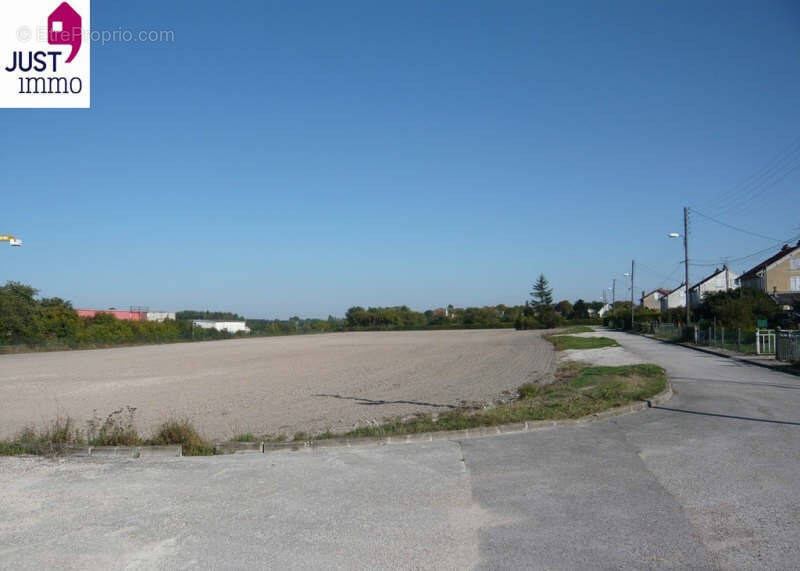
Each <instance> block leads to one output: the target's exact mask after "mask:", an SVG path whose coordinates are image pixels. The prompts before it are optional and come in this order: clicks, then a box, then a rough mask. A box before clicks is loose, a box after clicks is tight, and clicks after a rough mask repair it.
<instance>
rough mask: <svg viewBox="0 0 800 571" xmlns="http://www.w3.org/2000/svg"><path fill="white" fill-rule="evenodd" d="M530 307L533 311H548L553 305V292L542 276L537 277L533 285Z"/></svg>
mask: <svg viewBox="0 0 800 571" xmlns="http://www.w3.org/2000/svg"><path fill="white" fill-rule="evenodd" d="M531 297H532V298H533V300H532V301H531V307H532V308H533V309H535V310H542V309H550V307H551V306H552V305H553V290H552V289H551V288H550V283H549V282H548V281H547V278H546V277H544V274H540V275H539V279H538V280H536V283H535V284H533V291H532V292H531Z"/></svg>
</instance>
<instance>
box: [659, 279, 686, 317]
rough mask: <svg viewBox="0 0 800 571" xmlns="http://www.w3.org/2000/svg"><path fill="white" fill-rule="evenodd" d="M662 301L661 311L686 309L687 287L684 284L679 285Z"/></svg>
mask: <svg viewBox="0 0 800 571" xmlns="http://www.w3.org/2000/svg"><path fill="white" fill-rule="evenodd" d="M660 301H661V311H666V310H668V309H673V308H676V307H686V286H685V285H684V284H681V285H679V286H678V287H677V288H675V289H674V290H672V291H671V292H669V293H668V294H667V295H665V296H662V298H661V300H660Z"/></svg>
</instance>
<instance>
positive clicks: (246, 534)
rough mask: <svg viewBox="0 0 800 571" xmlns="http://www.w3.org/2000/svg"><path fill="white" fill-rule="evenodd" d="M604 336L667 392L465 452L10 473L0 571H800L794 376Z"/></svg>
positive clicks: (340, 452)
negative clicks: (636, 405) (666, 380)
mask: <svg viewBox="0 0 800 571" xmlns="http://www.w3.org/2000/svg"><path fill="white" fill-rule="evenodd" d="M610 335H611V336H614V337H617V338H618V339H619V340H620V342H621V343H623V345H624V346H625V347H626V348H627V349H628V350H630V351H631V352H633V353H634V354H636V355H638V356H640V358H641V360H642V361H643V362H652V363H658V364H661V365H663V366H665V367H666V368H667V370H668V372H669V374H670V377H671V379H672V382H673V387H674V389H675V392H676V394H675V396H674V397H673V399H671V400H670V401H669V402H668V403H667V404H665V405H663V407H661V408H654V409H650V410H648V411H646V412H643V413H638V414H634V415H629V416H624V417H618V418H616V419H611V420H606V421H600V422H596V423H592V424H589V425H584V426H580V427H574V428H558V429H551V430H544V431H538V432H533V433H528V434H520V435H511V436H500V437H492V438H485V439H479V440H469V441H464V442H437V443H430V444H422V445H399V446H388V447H380V448H366V447H365V448H354V449H330V450H323V451H314V452H280V453H273V454H268V455H263V456H262V455H254V456H237V457H216V458H210V459H203V458H196V459H174V460H149V461H141V460H139V461H124V462H120V461H116V462H110V461H99V460H82V461H76V460H71V461H63V462H52V461H42V460H31V459H25V460H22V459H6V460H0V490H2V492H1V493H0V568H3V569H33V568H51V567H59V568H75V569H78V568H81V569H86V568H98V569H99V568H103V569H105V568H147V569H149V568H160V569H175V568H227V569H231V568H235V569H251V568H289V569H307V568H320V569H321V568H326V569H328V568H343V569H344V568H359V569H368V568H369V569H375V568H439V569H442V568H445V569H463V568H470V567H473V568H480V569H586V568H592V569H595V568H603V569H610V568H614V569H619V568H625V569H629V568H639V569H652V568H693V569H715V568H724V569H794V568H798V565H799V563H798V562H800V542H799V541H798V537H800V492H798V490H800V470H799V468H800V412H798V411H800V407H799V406H798V405H800V392H798V390H799V389H800V378H797V377H792V376H788V375H784V374H782V373H776V372H772V371H768V370H765V369H761V368H757V367H753V366H748V365H743V364H741V363H737V362H733V361H730V360H727V359H724V358H720V357H715V356H711V355H707V354H703V353H698V352H694V351H692V350H689V349H684V348H680V347H672V346H668V345H664V344H661V343H658V342H656V341H652V340H648V339H644V338H640V337H631V336H626V335H622V334H610Z"/></svg>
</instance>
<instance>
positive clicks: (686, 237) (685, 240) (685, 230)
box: [668, 208, 692, 327]
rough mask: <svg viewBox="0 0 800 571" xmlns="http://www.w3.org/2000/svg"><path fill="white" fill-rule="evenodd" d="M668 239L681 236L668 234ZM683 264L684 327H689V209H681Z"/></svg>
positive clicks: (672, 233)
mask: <svg viewBox="0 0 800 571" xmlns="http://www.w3.org/2000/svg"><path fill="white" fill-rule="evenodd" d="M668 236H669V237H670V238H680V237H681V235H680V234H678V233H677V232H670V233H669V234H668ZM683 255H684V257H683V263H684V265H685V266H686V272H685V276H684V278H685V279H684V284H683V285H684V287H685V290H686V293H685V296H686V299H685V302H686V303H685V305H686V326H687V327H688V326H689V325H691V322H692V317H691V314H690V313H689V209H688V208H684V209H683Z"/></svg>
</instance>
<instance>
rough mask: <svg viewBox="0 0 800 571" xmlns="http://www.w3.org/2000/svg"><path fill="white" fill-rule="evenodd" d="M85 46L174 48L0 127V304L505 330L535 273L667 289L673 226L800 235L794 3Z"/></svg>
mask: <svg viewBox="0 0 800 571" xmlns="http://www.w3.org/2000/svg"><path fill="white" fill-rule="evenodd" d="M92 25H93V26H92V27H93V29H94V30H118V29H120V28H122V29H127V30H133V31H139V30H171V31H174V34H175V39H174V42H156V43H111V44H106V45H99V44H98V43H95V44H94V45H92V50H93V51H92V58H93V61H92V65H93V79H92V82H93V85H92V89H93V93H92V109H91V110H88V111H86V110H7V109H2V110H0V120H1V121H2V129H0V189H2V202H0V233H1V232H9V233H14V234H17V235H19V237H21V238H23V239H24V241H25V246H24V247H23V248H21V249H16V248H15V249H10V248H0V280H2V281H5V280H9V279H13V280H18V281H22V282H26V283H30V284H32V285H34V286H36V287H38V288H39V289H41V290H42V293H43V294H44V295H57V296H61V297H64V298H67V299H70V300H72V301H73V302H74V304H75V305H76V306H78V307H95V308H104V307H110V306H116V307H121V308H123V307H127V306H130V305H142V306H149V307H151V308H153V309H155V308H159V309H184V308H197V309H204V308H209V309H224V310H232V311H237V312H239V313H243V314H246V315H247V316H249V317H288V316H291V315H295V314H296V315H300V316H323V317H325V316H327V315H328V314H334V315H342V314H343V313H344V312H345V311H346V309H347V308H348V307H350V306H352V305H364V306H368V305H400V304H406V305H409V306H411V307H413V308H416V309H425V308H428V307H437V306H444V305H447V304H449V303H452V304H454V305H458V306H464V305H485V304H496V303H506V304H516V303H521V302H522V301H523V300H524V299H525V298H526V297H527V293H528V292H529V291H530V286H531V283H532V282H533V281H534V279H535V278H536V276H537V275H538V274H539V273H541V272H543V273H544V274H545V275H546V276H547V277H548V278H549V279H550V281H551V284H552V286H553V287H554V289H555V297H556V299H563V298H568V299H571V300H573V301H574V300H575V299H576V298H578V297H583V298H585V299H597V298H599V297H600V295H601V291H602V289H603V288H604V287H608V286H610V285H611V279H612V278H613V277H617V278H619V279H620V282H618V287H617V295H618V297H623V296H627V295H629V293H627V292H626V291H625V287H624V286H623V285H621V280H622V279H623V278H622V273H623V272H625V271H628V270H629V268H630V261H631V259H632V258H636V259H637V261H638V262H640V263H641V266H640V269H641V273H640V274H639V276H640V279H637V283H636V291H637V295H638V294H639V293H640V291H641V290H642V289H652V288H655V287H657V286H659V285H667V286H672V287H674V286H677V285H678V283H679V281H669V280H665V279H664V276H670V275H672V276H673V277H674V278H677V279H678V280H680V276H681V275H682V269H680V267H679V266H678V264H679V262H680V261H681V260H682V248H681V243H680V241H679V240H670V239H668V238H667V233H668V232H672V231H675V232H678V231H680V232H682V230H683V229H682V222H683V221H682V207H683V206H684V205H689V206H695V207H696V208H697V209H698V210H699V211H701V212H703V213H704V214H706V215H709V216H712V217H717V218H719V219H720V220H722V221H723V222H726V223H728V224H731V225H734V226H736V227H740V228H744V229H746V230H749V231H752V232H755V233H758V234H763V235H765V236H767V237H770V238H773V239H775V240H780V239H784V238H788V237H791V236H795V235H798V234H800V216H799V214H800V208H799V206H800V170H795V171H792V168H793V167H794V166H795V165H800V158H798V155H796V154H792V153H793V152H794V151H793V149H795V147H797V146H798V145H797V144H795V147H792V146H791V145H792V144H793V143H794V142H795V141H796V140H797V138H798V137H800V4H799V3H797V2H795V1H792V0H786V1H763V2H758V1H755V0H751V1H747V2H738V1H728V0H725V1H719V2H711V1H704V0H701V1H695V0H691V1H686V0H683V1H676V2H642V1H640V0H631V1H625V2H592V1H579V2H556V1H549V2H531V1H520V2H512V1H501V2H490V1H488V0H484V1H481V2H475V1H461V0H459V1H433V0H429V1H424V2H422V1H407V2H374V1H372V0H369V1H363V2H350V1H337V2H327V1H324V2H323V1H321V0H320V1H314V2H308V1H294V0H292V1H288V0H287V1H285V2H264V1H262V0H246V1H245V0H243V1H241V2H229V3H226V2H218V1H217V2H209V1H205V0H192V1H191V2H189V1H183V0H181V1H170V2H164V1H161V0H159V1H156V0H137V1H136V2H111V1H104V0H94V2H93V8H92ZM7 63H8V62H3V65H7ZM795 150H796V149H795ZM782 152H784V153H785V155H781V153H782ZM781 156H784V157H785V158H784V159H783V162H780V157H781ZM775 157H778V159H779V161H778V162H777V163H774V165H775V166H774V168H773V170H772V171H769V170H767V171H762V169H764V168H765V167H766V168H769V165H770V164H771V163H770V161H772V160H773V159H774V158H775ZM759 172H762V173H763V176H762V177H761V178H758V177H756V178H754V179H752V180H751V181H750V183H749V184H750V186H749V187H748V186H743V187H741V188H740V190H739V192H738V194H737V193H736V191H737V185H740V184H741V183H743V182H744V183H745V184H747V179H748V177H750V176H751V175H753V174H757V173H759ZM770 173H771V174H770ZM772 175H774V176H772ZM778 175H780V176H783V178H780V176H778ZM770 176H772V178H769V177H770ZM737 198H741V200H737ZM701 205H702V207H701ZM729 207H730V208H729ZM691 238H692V253H691V254H692V257H696V258H698V260H699V261H702V262H705V263H710V264H713V263H714V261H716V260H719V259H721V258H723V257H728V258H730V259H736V258H740V257H742V256H745V255H748V254H751V253H753V252H756V251H759V250H761V249H764V248H769V247H770V246H774V245H775V240H770V239H765V238H759V237H755V236H750V235H747V234H744V233H741V232H737V231H734V230H730V229H728V228H726V227H724V226H721V225H719V224H716V223H714V222H711V221H708V220H705V219H703V218H702V217H700V216H699V215H695V216H694V217H693V223H692V233H691ZM796 239H797V238H795V240H796ZM756 261H757V259H752V258H751V259H748V260H743V261H741V262H737V263H733V264H732V269H735V270H741V269H747V268H746V266H749V265H752V263H751V262H756ZM713 269H714V268H713V267H705V266H704V267H693V268H692V277H693V280H694V278H697V277H700V276H701V274H703V273H706V272H708V271H709V270H713Z"/></svg>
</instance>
